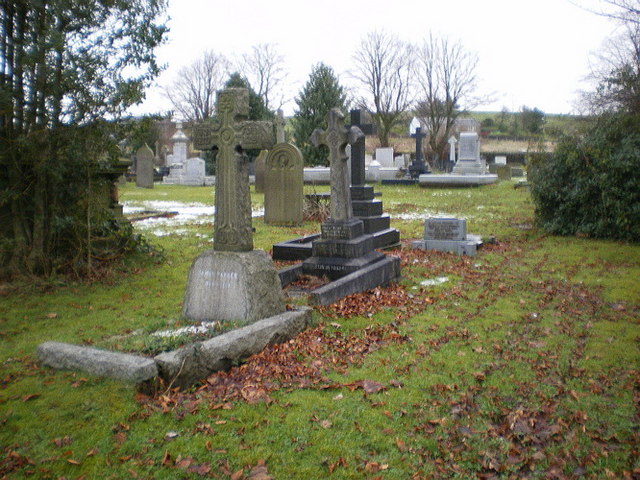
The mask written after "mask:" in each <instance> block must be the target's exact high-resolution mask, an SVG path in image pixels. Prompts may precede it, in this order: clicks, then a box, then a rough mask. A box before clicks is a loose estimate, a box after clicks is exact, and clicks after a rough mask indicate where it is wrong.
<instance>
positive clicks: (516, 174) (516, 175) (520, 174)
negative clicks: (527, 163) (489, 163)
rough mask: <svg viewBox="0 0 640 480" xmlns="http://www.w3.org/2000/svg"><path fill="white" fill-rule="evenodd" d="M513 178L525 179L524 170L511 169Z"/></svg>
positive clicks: (520, 168) (519, 168) (518, 168)
mask: <svg viewBox="0 0 640 480" xmlns="http://www.w3.org/2000/svg"><path fill="white" fill-rule="evenodd" d="M511 176H512V177H514V178H520V177H524V169H523V168H522V167H511Z"/></svg>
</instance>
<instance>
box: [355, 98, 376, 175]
mask: <svg viewBox="0 0 640 480" xmlns="http://www.w3.org/2000/svg"><path fill="white" fill-rule="evenodd" d="M351 126H353V127H358V128H359V129H360V130H361V131H362V133H364V134H365V135H373V134H374V133H376V127H375V125H373V124H371V123H362V111H361V110H351ZM364 160H365V137H364V136H363V137H361V138H359V139H358V140H356V141H355V142H354V143H352V144H351V185H353V186H360V185H364V184H365V183H366V180H365V171H366V169H365V164H364Z"/></svg>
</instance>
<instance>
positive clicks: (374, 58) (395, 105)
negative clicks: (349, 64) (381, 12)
mask: <svg viewBox="0 0 640 480" xmlns="http://www.w3.org/2000/svg"><path fill="white" fill-rule="evenodd" d="M353 59H354V63H355V67H354V70H353V71H352V72H351V76H352V77H353V78H354V79H355V80H356V82H357V83H358V84H359V85H360V87H361V90H362V91H363V92H364V94H363V95H362V96H361V97H360V98H359V100H358V103H359V104H360V106H361V107H362V108H364V109H366V110H368V111H369V112H370V113H371V117H372V119H373V121H374V122H375V124H376V127H377V128H378V138H379V139H380V145H381V146H383V147H387V146H389V135H390V133H391V130H392V129H393V127H394V126H396V125H397V124H399V123H400V122H401V121H402V120H403V114H405V113H406V112H407V111H409V110H410V109H411V106H412V105H413V96H412V88H411V79H412V75H411V73H412V59H413V54H412V51H411V46H410V45H409V44H407V43H405V42H402V41H401V40H400V39H398V38H397V37H395V36H393V35H391V34H388V33H386V32H383V31H376V32H373V33H369V34H368V35H367V36H366V38H364V39H363V40H362V42H361V44H360V48H359V49H358V51H357V52H356V53H355V55H354V56H353Z"/></svg>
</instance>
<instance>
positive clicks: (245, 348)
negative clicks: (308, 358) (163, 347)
mask: <svg viewBox="0 0 640 480" xmlns="http://www.w3.org/2000/svg"><path fill="white" fill-rule="evenodd" d="M311 311H312V310H311V309H310V308H308V307H298V309H297V310H290V311H287V312H284V313H281V314H279V315H274V316H272V317H269V318H265V319H263V320H259V321H257V322H255V323H252V324H249V325H247V326H245V327H242V328H238V329H236V330H232V331H230V332H227V333H224V334H222V335H218V336H217V337H214V338H211V339H209V340H205V341H202V342H195V343H192V344H189V345H186V346H184V347H182V348H179V349H177V350H174V351H171V352H165V353H161V354H160V355H157V356H156V357H155V362H156V364H157V366H158V372H159V375H160V377H161V378H163V379H164V380H165V382H166V383H167V384H168V385H172V386H178V387H186V386H190V385H193V384H194V383H196V382H198V381H200V380H203V379H204V378H206V377H207V376H209V375H210V374H212V373H213V372H216V371H218V370H228V369H229V368H230V367H231V366H233V365H234V364H236V363H238V362H240V361H243V360H245V359H246V358H248V357H250V356H251V355H254V354H256V353H259V352H261V351H262V350H263V349H264V348H265V347H266V346H267V345H272V344H276V343H282V342H285V341H287V340H289V339H291V338H293V337H294V336H295V335H297V334H298V333H300V332H302V331H303V330H304V329H305V328H307V326H308V325H310V323H311Z"/></svg>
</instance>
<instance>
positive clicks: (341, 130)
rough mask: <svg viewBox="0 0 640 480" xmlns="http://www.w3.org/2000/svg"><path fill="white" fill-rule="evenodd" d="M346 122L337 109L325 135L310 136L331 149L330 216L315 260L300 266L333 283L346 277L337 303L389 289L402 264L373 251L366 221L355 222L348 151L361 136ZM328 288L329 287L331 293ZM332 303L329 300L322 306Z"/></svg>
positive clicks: (315, 244) (336, 294)
mask: <svg viewBox="0 0 640 480" xmlns="http://www.w3.org/2000/svg"><path fill="white" fill-rule="evenodd" d="M343 117H344V116H343V115H342V113H341V112H340V111H339V110H338V109H335V108H334V109H333V110H331V112H329V115H328V122H327V123H328V128H327V130H326V131H324V130H321V129H316V130H314V132H313V134H312V135H311V141H312V143H313V144H314V145H316V146H318V145H321V144H322V145H326V146H327V147H329V161H330V166H331V208H330V210H331V216H330V218H329V219H328V220H327V221H326V222H325V223H323V224H322V227H321V237H320V239H318V240H315V241H314V242H313V245H312V254H313V255H312V257H310V258H308V259H307V260H305V261H304V262H303V263H302V271H303V273H306V274H311V275H315V276H325V275H326V276H327V277H329V278H330V279H333V280H335V279H347V278H348V280H349V281H348V282H344V283H343V284H341V285H340V286H341V289H339V290H335V291H333V293H332V295H333V300H335V299H336V298H340V297H342V296H344V295H348V294H350V293H354V292H357V291H363V290H367V289H369V288H373V287H376V286H379V285H385V284H387V283H388V282H389V281H390V280H392V279H394V278H396V277H397V276H399V273H400V265H399V259H398V258H396V257H387V256H385V255H384V254H383V253H381V252H377V251H375V250H374V245H373V237H372V235H368V234H365V233H364V226H363V223H362V220H360V219H358V218H354V217H353V210H352V206H351V195H350V189H349V173H348V169H347V160H348V157H347V155H346V153H345V147H346V145H347V143H352V144H353V143H354V142H355V141H356V140H358V138H360V137H362V136H363V134H362V131H361V130H360V129H359V128H357V127H354V126H352V127H351V128H349V129H347V128H345V127H344V126H343ZM330 285H331V284H329V285H328V286H326V288H328V289H331V288H332V287H331V286H330ZM323 288H325V287H323ZM330 298H331V296H328V297H325V298H324V300H321V301H320V302H319V303H323V302H326V301H329V300H328V299H330ZM333 300H331V301H333Z"/></svg>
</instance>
